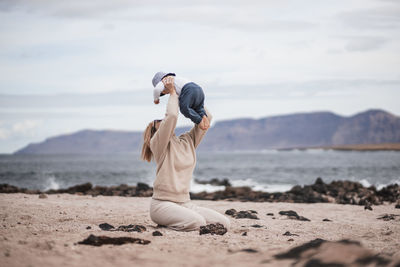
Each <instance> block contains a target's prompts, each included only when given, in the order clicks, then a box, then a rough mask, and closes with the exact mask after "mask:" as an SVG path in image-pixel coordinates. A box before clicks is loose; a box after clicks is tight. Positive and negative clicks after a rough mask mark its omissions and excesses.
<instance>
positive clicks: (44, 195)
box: [39, 193, 47, 198]
mask: <svg viewBox="0 0 400 267" xmlns="http://www.w3.org/2000/svg"><path fill="white" fill-rule="evenodd" d="M39 198H47V195H46V194H43V193H41V194H39Z"/></svg>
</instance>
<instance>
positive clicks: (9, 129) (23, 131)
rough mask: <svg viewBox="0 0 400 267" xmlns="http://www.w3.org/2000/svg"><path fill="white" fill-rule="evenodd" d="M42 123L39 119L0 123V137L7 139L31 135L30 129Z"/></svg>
mask: <svg viewBox="0 0 400 267" xmlns="http://www.w3.org/2000/svg"><path fill="white" fill-rule="evenodd" d="M41 124H42V121H41V120H23V121H18V122H14V123H11V124H9V125H7V124H6V123H1V124H0V139H3V140H4V139H8V138H10V137H15V136H19V137H21V136H31V135H32V130H34V129H35V128H37V127H38V126H40V125H41Z"/></svg>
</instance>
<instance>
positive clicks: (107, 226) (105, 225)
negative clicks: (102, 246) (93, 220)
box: [99, 223, 115, 231]
mask: <svg viewBox="0 0 400 267" xmlns="http://www.w3.org/2000/svg"><path fill="white" fill-rule="evenodd" d="M99 227H100V229H101V230H104V231H110V230H111V229H114V228H115V227H114V226H112V225H111V224H108V223H101V224H99Z"/></svg>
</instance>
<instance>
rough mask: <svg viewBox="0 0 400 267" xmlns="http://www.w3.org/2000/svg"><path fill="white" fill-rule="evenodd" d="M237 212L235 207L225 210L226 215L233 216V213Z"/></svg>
mask: <svg viewBox="0 0 400 267" xmlns="http://www.w3.org/2000/svg"><path fill="white" fill-rule="evenodd" d="M236 213H237V211H236V210H235V209H229V210H226V211H225V214H226V215H230V216H233V215H235V214H236Z"/></svg>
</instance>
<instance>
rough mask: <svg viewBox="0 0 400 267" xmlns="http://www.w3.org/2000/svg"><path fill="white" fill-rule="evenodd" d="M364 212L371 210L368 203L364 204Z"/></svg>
mask: <svg viewBox="0 0 400 267" xmlns="http://www.w3.org/2000/svg"><path fill="white" fill-rule="evenodd" d="M364 210H372V207H371V204H369V203H367V204H365V206H364Z"/></svg>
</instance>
